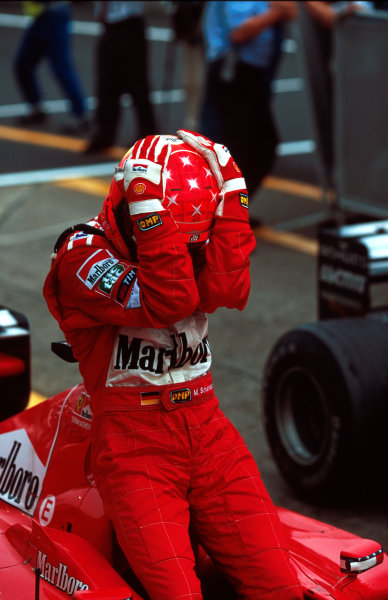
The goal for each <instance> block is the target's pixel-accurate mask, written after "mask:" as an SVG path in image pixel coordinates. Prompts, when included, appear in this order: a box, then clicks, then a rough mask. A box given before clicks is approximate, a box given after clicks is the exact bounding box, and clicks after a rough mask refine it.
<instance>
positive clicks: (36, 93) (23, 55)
mask: <svg viewBox="0 0 388 600" xmlns="http://www.w3.org/2000/svg"><path fill="white" fill-rule="evenodd" d="M43 53H44V48H43V46H42V43H41V40H40V34H39V20H36V21H35V22H34V23H33V24H32V25H31V26H30V27H29V28H28V29H27V30H26V32H25V34H24V36H23V38H22V41H21V44H20V46H19V48H18V51H17V53H16V57H15V61H14V73H15V77H16V81H17V83H18V86H19V89H20V91H21V94H22V96H23V98H24V99H25V101H26V102H28V104H30V106H31V108H32V109H33V110H34V111H35V112H40V109H39V103H40V100H41V92H40V89H39V85H38V81H37V79H36V74H35V70H36V67H37V65H38V63H39V61H40V60H41V59H42V57H43ZM43 118H44V115H43V113H42V120H43Z"/></svg>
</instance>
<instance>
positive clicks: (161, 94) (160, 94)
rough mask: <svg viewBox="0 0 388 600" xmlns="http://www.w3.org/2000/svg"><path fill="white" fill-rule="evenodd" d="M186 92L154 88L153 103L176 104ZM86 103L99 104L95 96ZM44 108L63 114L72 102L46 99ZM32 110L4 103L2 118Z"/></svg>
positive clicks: (124, 100)
mask: <svg viewBox="0 0 388 600" xmlns="http://www.w3.org/2000/svg"><path fill="white" fill-rule="evenodd" d="M184 100H185V92H184V91H183V90H154V91H153V92H151V102H152V104H175V103H179V102H184ZM120 104H121V106H122V107H123V108H128V107H129V106H132V98H131V97H130V96H129V95H127V94H123V96H122V97H121V100H120ZM86 105H87V107H88V109H89V110H93V109H94V108H95V107H96V105H97V100H96V98H94V97H93V96H89V97H88V98H86ZM42 108H43V110H44V111H45V112H46V113H47V114H58V115H59V114H61V113H68V112H69V109H70V104H69V102H68V100H65V99H61V100H45V101H43V102H42ZM29 112H30V107H29V105H28V104H26V103H25V102H19V103H17V104H4V105H3V106H0V118H1V119H7V118H14V117H19V116H21V115H26V114H28V113H29Z"/></svg>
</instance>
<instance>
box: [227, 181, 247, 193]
mask: <svg viewBox="0 0 388 600" xmlns="http://www.w3.org/2000/svg"><path fill="white" fill-rule="evenodd" d="M245 189H246V185H245V179H244V177H236V179H229V180H228V181H225V183H224V186H223V191H224V192H225V193H227V192H237V191H238V190H245Z"/></svg>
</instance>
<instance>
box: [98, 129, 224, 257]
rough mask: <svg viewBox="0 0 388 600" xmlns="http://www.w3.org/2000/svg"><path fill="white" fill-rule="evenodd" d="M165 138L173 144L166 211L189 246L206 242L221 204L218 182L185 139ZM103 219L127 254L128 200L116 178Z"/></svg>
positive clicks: (111, 236) (167, 174)
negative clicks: (219, 203) (218, 206)
mask: <svg viewBox="0 0 388 600" xmlns="http://www.w3.org/2000/svg"><path fill="white" fill-rule="evenodd" d="M161 137H165V138H166V142H168V143H170V144H171V153H170V156H169V158H168V161H167V164H166V167H165V170H164V172H163V177H164V187H165V195H164V200H163V208H166V209H169V210H170V212H171V215H172V217H173V219H174V221H175V222H176V224H177V227H178V230H179V232H180V233H181V234H182V235H183V236H184V239H185V241H186V242H187V243H193V242H202V241H204V240H206V239H207V238H208V237H209V234H210V230H211V228H212V226H213V222H214V213H215V210H216V208H217V205H218V201H219V193H220V191H219V188H218V186H217V183H216V179H215V177H214V175H213V174H212V172H211V170H210V168H209V165H208V163H207V162H206V160H205V159H204V158H203V157H202V156H201V155H200V154H199V153H198V152H196V151H195V150H193V149H192V148H191V147H190V146H188V145H187V144H185V143H184V142H183V141H182V140H181V139H179V138H177V137H175V136H161ZM130 152H131V150H129V151H128V152H127V154H126V155H125V156H124V157H123V159H122V160H121V162H120V164H119V167H123V166H124V164H125V161H126V160H127V158H128V157H129V156H130ZM100 218H101V220H102V225H103V227H104V230H105V233H106V234H107V237H108V238H109V239H110V240H111V242H112V244H113V245H114V246H115V247H116V248H117V249H118V250H119V252H120V253H122V254H124V253H125V252H127V251H128V241H129V238H130V237H131V222H130V219H129V218H128V201H127V198H126V193H125V191H124V187H123V184H122V182H121V181H116V180H115V178H114V177H113V179H112V183H111V186H110V191H109V195H108V197H107V198H106V200H105V202H104V206H103V210H102V212H101V214H100Z"/></svg>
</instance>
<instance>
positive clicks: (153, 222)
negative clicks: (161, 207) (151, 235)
mask: <svg viewBox="0 0 388 600" xmlns="http://www.w3.org/2000/svg"><path fill="white" fill-rule="evenodd" d="M136 223H137V225H138V227H139V229H141V230H142V231H147V230H148V229H153V228H154V227H157V226H158V225H162V223H163V221H162V219H161V217H160V215H158V213H153V214H152V215H149V216H148V217H143V218H142V219H137V220H136Z"/></svg>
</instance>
